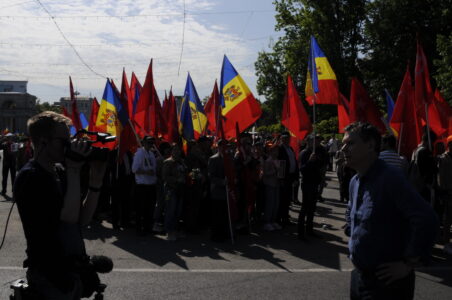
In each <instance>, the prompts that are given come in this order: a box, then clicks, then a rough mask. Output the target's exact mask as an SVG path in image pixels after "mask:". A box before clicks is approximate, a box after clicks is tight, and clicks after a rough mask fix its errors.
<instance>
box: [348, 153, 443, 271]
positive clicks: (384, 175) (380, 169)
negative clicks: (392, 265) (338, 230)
mask: <svg viewBox="0 0 452 300" xmlns="http://www.w3.org/2000/svg"><path fill="white" fill-rule="evenodd" d="M348 209H349V212H350V215H349V217H348V218H347V223H348V225H349V226H350V228H351V236H350V240H349V243H348V246H349V251H350V258H351V260H352V262H353V264H354V265H355V266H356V267H357V268H359V269H362V270H373V269H375V268H376V267H377V266H378V265H380V264H382V263H386V262H392V261H397V260H403V259H404V258H408V257H420V258H421V259H422V260H424V261H426V260H428V258H429V257H430V251H431V248H432V246H433V244H434V241H435V237H436V236H437V234H438V231H439V222H438V218H437V216H436V214H435V212H434V211H433V209H432V208H431V206H430V205H429V204H428V203H427V202H425V200H424V199H423V198H422V197H421V196H420V195H419V194H418V193H417V192H416V191H415V189H414V188H413V187H412V186H411V184H410V183H409V182H408V181H407V179H406V178H405V176H404V175H403V174H402V173H401V172H400V171H399V170H396V169H394V168H392V167H390V166H388V165H386V164H385V163H384V162H383V161H382V160H379V159H378V160H376V162H375V163H374V164H373V165H372V166H371V167H370V168H369V170H368V171H367V173H366V174H365V175H363V176H361V177H359V176H358V175H355V176H354V177H353V178H352V180H351V182H350V202H349V208H348Z"/></svg>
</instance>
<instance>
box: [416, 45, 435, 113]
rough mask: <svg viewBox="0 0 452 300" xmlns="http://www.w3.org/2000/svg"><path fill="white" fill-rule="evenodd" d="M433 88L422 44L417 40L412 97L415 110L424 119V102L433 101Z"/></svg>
mask: <svg viewBox="0 0 452 300" xmlns="http://www.w3.org/2000/svg"><path fill="white" fill-rule="evenodd" d="M433 97H434V96H433V90H432V86H431V85H430V74H429V72H428V65H427V58H426V57H425V54H424V50H422V46H421V44H420V43H419V41H418V42H417V51H416V68H415V76H414V99H415V103H416V110H417V113H418V115H419V116H421V117H422V118H423V119H424V120H425V118H426V107H425V105H426V104H429V103H431V102H432V101H433Z"/></svg>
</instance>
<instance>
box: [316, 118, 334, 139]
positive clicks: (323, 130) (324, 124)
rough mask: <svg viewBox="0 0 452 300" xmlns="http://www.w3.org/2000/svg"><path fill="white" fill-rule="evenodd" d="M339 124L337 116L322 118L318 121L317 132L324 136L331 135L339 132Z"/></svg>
mask: <svg viewBox="0 0 452 300" xmlns="http://www.w3.org/2000/svg"><path fill="white" fill-rule="evenodd" d="M337 124H338V121H337V117H331V118H329V119H326V120H321V121H320V122H318V123H317V126H316V134H320V135H322V136H331V135H333V134H336V133H337V132H338V128H337V126H338V125H337Z"/></svg>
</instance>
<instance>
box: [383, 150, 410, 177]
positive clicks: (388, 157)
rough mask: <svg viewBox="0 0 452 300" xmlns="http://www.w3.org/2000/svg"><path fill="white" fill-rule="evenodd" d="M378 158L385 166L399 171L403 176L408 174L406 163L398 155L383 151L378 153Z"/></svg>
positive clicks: (391, 151) (390, 151) (393, 152)
mask: <svg viewBox="0 0 452 300" xmlns="http://www.w3.org/2000/svg"><path fill="white" fill-rule="evenodd" d="M379 158H380V159H381V160H383V161H384V162H385V163H386V164H387V165H389V166H391V167H394V168H396V169H399V170H401V171H402V172H403V173H404V174H407V172H408V161H407V160H406V159H405V158H404V157H403V156H400V155H398V154H397V153H396V152H395V151H393V150H385V151H381V152H380V156H379Z"/></svg>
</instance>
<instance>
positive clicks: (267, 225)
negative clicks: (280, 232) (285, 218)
mask: <svg viewBox="0 0 452 300" xmlns="http://www.w3.org/2000/svg"><path fill="white" fill-rule="evenodd" d="M264 230H265V231H273V230H275V228H274V227H273V225H272V224H271V223H267V224H265V225H264Z"/></svg>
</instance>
